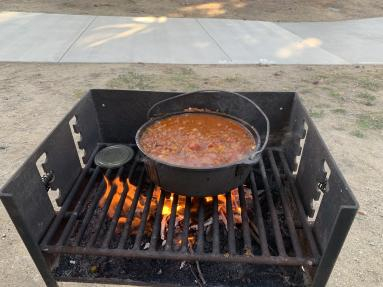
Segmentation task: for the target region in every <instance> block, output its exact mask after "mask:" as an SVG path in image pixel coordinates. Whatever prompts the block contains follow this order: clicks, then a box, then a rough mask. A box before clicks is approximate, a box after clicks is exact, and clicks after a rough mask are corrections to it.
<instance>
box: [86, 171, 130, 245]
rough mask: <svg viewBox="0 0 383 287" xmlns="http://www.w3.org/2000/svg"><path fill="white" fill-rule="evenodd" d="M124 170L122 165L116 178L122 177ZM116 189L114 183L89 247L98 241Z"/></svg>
mask: <svg viewBox="0 0 383 287" xmlns="http://www.w3.org/2000/svg"><path fill="white" fill-rule="evenodd" d="M123 171H124V168H123V167H120V168H119V169H118V171H117V175H116V177H115V179H116V178H120V179H121V175H122V172H123ZM116 190H117V185H116V184H114V183H113V185H112V188H111V189H110V191H109V194H108V197H107V199H106V202H105V204H104V206H103V207H102V212H101V216H100V217H99V219H98V222H97V223H96V226H97V229H96V231H95V233H94V234H93V235H92V237H91V239H90V241H89V242H88V244H87V245H88V246H89V247H90V246H93V245H94V244H95V243H96V241H97V237H98V234H99V233H100V230H101V227H102V224H103V222H104V220H105V217H106V214H107V213H108V210H109V207H110V204H111V203H112V200H113V196H114V194H115V193H116Z"/></svg>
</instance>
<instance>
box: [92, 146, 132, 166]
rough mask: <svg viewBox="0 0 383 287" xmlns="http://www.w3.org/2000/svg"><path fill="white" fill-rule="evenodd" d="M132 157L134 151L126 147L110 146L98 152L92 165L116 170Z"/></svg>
mask: <svg viewBox="0 0 383 287" xmlns="http://www.w3.org/2000/svg"><path fill="white" fill-rule="evenodd" d="M133 156H134V150H133V149H132V148H131V147H129V146H127V145H122V144H118V145H111V146H108V147H105V148H103V149H102V150H100V151H99V152H98V153H97V154H96V156H95V158H94V163H95V164H96V165H98V166H100V167H102V168H118V167H120V166H123V165H124V164H126V163H128V162H129V161H130V160H131V159H132V158H133Z"/></svg>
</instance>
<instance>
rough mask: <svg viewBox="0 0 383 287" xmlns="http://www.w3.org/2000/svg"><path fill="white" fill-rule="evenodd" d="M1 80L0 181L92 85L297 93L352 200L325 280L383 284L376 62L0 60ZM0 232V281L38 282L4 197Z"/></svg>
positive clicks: (381, 78)
mask: <svg viewBox="0 0 383 287" xmlns="http://www.w3.org/2000/svg"><path fill="white" fill-rule="evenodd" d="M0 83H1V89H0V162H1V167H0V186H1V185H3V184H4V183H5V181H6V180H7V179H8V178H9V177H10V176H11V175H12V174H13V173H14V172H15V171H16V169H17V168H18V167H19V166H20V165H21V164H22V162H23V161H24V160H25V159H26V157H27V156H28V155H29V154H30V153H31V152H32V151H33V150H34V148H35V147H36V145H37V144H39V143H40V142H41V141H42V139H43V138H44V137H46V136H47V134H48V133H49V131H50V130H51V129H52V128H53V127H54V126H55V125H56V124H57V123H58V122H59V121H60V120H61V118H62V117H63V116H64V115H65V114H66V112H67V111H68V110H69V109H70V108H71V107H72V106H73V105H74V104H75V103H76V102H77V101H78V100H79V98H80V97H81V96H82V95H83V94H84V93H85V91H87V90H88V89H90V88H123V89H147V90H163V91H189V90H194V89H206V88H211V89H213V88H219V89H228V90H235V91H298V92H300V93H301V96H302V98H303V100H304V103H305V105H306V107H307V108H308V110H309V112H310V114H311V116H312V117H313V119H314V121H315V123H316V124H317V126H318V128H319V130H320V133H321V134H322V136H323V137H324V140H325V142H326V143H327V144H328V146H329V148H330V151H331V152H332V154H333V156H334V157H335V160H336V161H337V163H338V164H339V167H340V169H341V170H342V172H343V173H344V175H345V178H346V179H347V181H348V183H349V184H350V186H351V188H352V189H353V191H354V193H355V195H356V197H357V199H358V201H359V203H360V212H359V213H358V215H357V216H356V219H355V221H354V224H353V226H352V229H351V232H350V234H349V236H348V238H347V240H346V243H345V244H344V246H343V250H342V252H341V255H340V257H339V259H338V261H337V264H336V267H335V269H334V271H333V273H332V276H331V279H330V282H329V285H328V286H345V287H346V286H347V287H348V286H382V285H383V269H382V268H381V260H382V258H383V212H382V202H383V193H382V186H383V177H382V171H383V154H382V152H381V151H382V147H383V109H382V106H383V67H382V66H365V67H364V66H181V65H146V64H135V65H101V64H95V65H92V64H78V65H74V64H4V63H3V64H0ZM0 236H1V239H0V250H1V256H0V278H1V280H0V286H42V285H43V282H42V279H41V277H40V275H39V273H38V272H37V269H36V268H35V266H34V264H33V262H32V260H31V258H30V256H29V254H28V253H27V250H26V249H25V247H24V245H23V243H22V241H21V239H20V237H19V235H18V234H17V232H16V230H15V228H14V226H13V224H12V223H11V221H10V219H9V217H8V215H7V213H6V211H5V210H4V208H3V206H2V205H0ZM64 286H78V285H76V284H70V283H69V284H64ZM81 286H84V285H81ZM89 286H90V285H89Z"/></svg>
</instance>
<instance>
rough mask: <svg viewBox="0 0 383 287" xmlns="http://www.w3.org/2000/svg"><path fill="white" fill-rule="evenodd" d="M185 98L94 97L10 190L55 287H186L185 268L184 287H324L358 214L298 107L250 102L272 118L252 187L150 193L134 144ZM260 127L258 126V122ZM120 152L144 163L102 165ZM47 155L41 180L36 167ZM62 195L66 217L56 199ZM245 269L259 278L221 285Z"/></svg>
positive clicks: (15, 212) (24, 231)
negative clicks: (157, 107)
mask: <svg viewBox="0 0 383 287" xmlns="http://www.w3.org/2000/svg"><path fill="white" fill-rule="evenodd" d="M175 94H176V93H163V92H139V91H113V90H92V91H90V92H89V93H88V94H87V95H86V96H85V97H84V98H83V99H82V100H81V101H80V102H79V103H78V104H77V105H76V106H75V107H74V108H73V110H72V111H70V112H69V114H68V115H67V116H66V117H65V118H64V119H63V121H62V122H61V123H60V124H59V125H58V126H57V128H56V129H55V130H54V131H53V132H52V133H51V135H50V136H48V138H47V139H46V140H45V141H44V142H43V143H42V144H41V145H40V146H39V147H38V149H37V150H36V151H35V152H34V153H33V154H32V155H31V157H30V158H29V159H28V160H27V162H26V163H25V164H24V165H23V166H22V167H21V169H20V170H19V172H17V173H16V174H15V176H14V177H13V178H11V179H10V181H9V182H8V183H7V184H6V186H5V187H4V188H3V189H2V191H1V194H0V196H1V199H2V201H3V203H4V205H5V207H6V209H7V211H8V213H9V214H10V216H11V218H12V220H13V222H14V224H15V226H16V228H17V229H18V231H19V233H20V235H21V237H22V239H23V241H24V243H25V245H26V246H27V248H28V250H29V252H30V254H31V256H32V258H33V260H34V261H35V263H36V265H37V267H38V268H39V271H40V273H41V274H42V276H43V278H44V280H45V282H46V284H47V286H56V280H62V281H84V282H85V281H90V282H118V283H122V282H130V283H132V282H139V283H147V284H153V283H165V284H177V283H179V282H177V281H174V280H175V279H174V278H178V277H177V276H178V275H177V274H181V273H182V272H185V269H187V268H186V267H184V266H185V264H186V265H188V266H189V267H190V271H187V272H188V273H190V274H192V275H193V276H192V277H191V278H190V279H188V278H189V277H187V276H186V277H185V276H183V279H182V280H184V281H182V284H184V285H193V284H195V282H197V284H199V285H204V284H208V285H209V284H211V285H216V284H219V285H246V284H248V285H252V284H255V283H257V284H263V285H265V286H267V285H268V284H269V285H272V284H279V285H281V286H282V285H283V284H284V285H286V286H288V284H289V280H290V279H291V280H293V281H294V284H296V285H297V284H298V285H304V284H305V282H306V281H304V280H305V279H304V277H303V273H304V274H305V277H311V279H312V284H313V285H314V286H324V285H325V283H326V282H327V280H328V278H329V276H330V273H331V270H332V268H333V266H334V264H335V261H336V258H337V256H338V254H339V252H340V249H341V247H342V244H343V242H344V240H345V238H346V235H347V233H348V230H349V228H350V226H351V224H352V221H353V219H354V216H355V213H356V211H357V208H358V205H357V202H356V200H355V198H354V197H353V195H352V193H351V191H350V189H349V187H348V185H347V183H346V182H345V180H344V178H343V177H342V175H341V173H340V171H339V170H338V168H337V166H336V164H335V162H334V160H333V159H332V157H331V155H330V154H329V152H328V150H327V148H326V146H325V144H324V142H323V140H322V139H321V137H320V136H319V134H318V131H317V130H316V128H315V126H314V124H313V123H312V121H311V120H310V118H309V117H308V115H307V113H306V111H305V109H304V107H303V106H302V104H301V102H300V100H299V97H298V96H297V95H296V94H294V93H242V94H243V95H244V96H246V97H249V98H250V99H252V100H254V101H256V102H257V103H259V105H260V106H261V108H262V109H263V110H264V111H265V113H266V114H267V116H268V117H269V119H270V126H271V134H270V143H269V147H268V149H267V150H266V151H265V152H264V153H263V155H262V158H261V160H260V161H259V163H258V164H256V165H255V166H254V167H253V168H252V170H251V172H250V175H249V177H248V179H247V180H246V182H245V183H244V185H241V186H238V188H236V189H233V190H231V191H230V190H228V191H225V192H226V193H225V194H224V195H218V196H213V197H204V198H203V197H201V198H197V197H189V196H181V195H177V194H172V193H171V192H167V191H164V190H160V188H158V187H156V186H155V185H154V184H153V183H151V182H150V180H149V179H148V176H147V174H146V171H145V169H144V165H143V163H142V161H141V156H140V153H139V152H138V150H137V148H136V146H135V145H134V136H135V133H136V131H137V129H138V128H139V127H140V125H142V123H143V122H145V121H146V111H147V109H148V108H149V107H150V106H151V105H153V104H154V103H155V102H156V101H158V100H161V99H165V98H169V97H171V96H174V95H175ZM216 96H217V97H220V95H219V92H217V94H216ZM244 112H246V111H244ZM257 120H259V119H258V118H257V116H256V115H254V116H252V115H251V114H249V115H248V121H249V122H250V123H251V122H255V121H257ZM73 121H74V122H75V124H74V125H73V126H72V127H71V126H70V124H69V123H72V122H73ZM76 133H77V134H80V135H81V141H80V142H77V141H76V140H75V138H76V137H75V136H74V135H75V134H76ZM115 144H120V145H121V144H124V145H128V146H130V147H131V148H132V150H133V151H134V153H135V155H134V160H131V161H128V160H126V161H125V164H124V165H122V166H120V167H118V168H114V166H113V168H112V167H111V168H108V166H103V165H101V166H99V165H95V163H94V159H95V157H96V154H97V153H98V152H99V151H100V150H102V149H103V148H105V147H108V146H109V147H113V146H114V145H115ZM81 150H83V152H84V156H83V157H81V156H80V153H79V151H81ZM42 154H45V155H46V161H45V162H44V163H43V166H42V168H43V171H44V172H43V173H42V174H40V173H39V171H38V167H37V166H36V162H37V161H38V159H39V158H40V156H41V155H42ZM82 162H83V164H84V166H83V167H82V165H81V163H82ZM47 178H49V180H47ZM47 189H48V191H47ZM55 189H59V191H60V195H59V197H58V198H57V200H56V202H57V204H58V206H59V208H58V210H56V211H55V210H54V208H53V205H54V204H52V202H51V201H50V198H49V193H50V191H51V190H55ZM56 202H54V203H56ZM101 258H108V262H107V263H105V261H102V260H103V259H101ZM121 260H124V261H121ZM68 262H69V263H68ZM71 262H72V263H73V262H75V263H76V262H77V263H76V264H80V265H81V264H82V265H83V266H90V267H91V268H90V270H92V271H91V272H88V271H83V270H81V266H80V265H78V266H74V264H72V263H71ZM101 262H103V263H101ZM148 262H150V263H148ZM153 262H155V264H156V265H155V266H157V267H156V268H157V269H158V268H165V266H167V268H168V269H170V270H172V268H173V269H174V271H171V272H173V274H172V275H173V277H174V278H171V276H168V275H166V274H162V269H159V270H161V272H159V271H158V270H157V271H156V272H157V273H155V274H153V276H152V277H151V278H149V279H146V278H142V277H140V276H139V274H141V273H142V272H148V274H149V273H150V272H151V271H148V269H146V270H147V271H145V268H148V267H147V266H148V264H149V266H152V267H153V264H154V263H153ZM169 262H171V263H169ZM206 262H211V263H210V265H211V266H208V265H206V264H205V263H206ZM217 263H219V265H217ZM92 264H93V265H92ZM170 264H174V265H172V266H173V267H169V266H170ZM233 264H237V265H235V266H237V267H230V266H233ZM238 264H240V265H238ZM121 265H126V266H129V268H127V269H126V270H125V269H124V270H121V268H122V267H121ZM106 266H109V267H106ZM110 266H112V267H110ZM140 266H141V268H142V269H139V267H140ZM161 266H163V267H161ZM238 266H242V267H241V268H240V269H243V270H248V271H249V272H248V274H241V275H240V276H239V278H240V279H238V278H235V279H233V276H234V275H233V276H231V277H230V278H222V276H221V278H220V276H219V274H218V276H216V277H214V273H216V272H214V270H223V269H219V268H228V270H229V272H233V273H235V272H237V271H238ZM108 268H109V269H112V271H113V269H115V270H116V272H114V273H113V272H109V271H110V270H109V269H108ZM214 268H216V269H214ZM181 269H182V270H181ZM105 270H109V271H108V272H107V271H105ZM134 270H141V271H137V272H136V273H135V271H134ZM188 270H189V269H188ZM225 270H226V269H225ZM230 270H231V271H230ZM291 270H293V271H291ZM256 271H258V272H256ZM177 272H178V273H177ZM222 272H225V271H222ZM243 272H244V273H245V271H243ZM158 273H161V274H158ZM168 273H169V272H168ZM68 274H69V275H68ZM135 274H136V275H135ZM262 274H263V275H262ZM265 274H269V275H265ZM280 274H283V275H280ZM296 274H300V275H299V276H297V275H296ZM277 275H278V276H280V278H279V277H278V276H277ZM190 276H191V275H190ZM273 276H274V277H273ZM283 276H284V277H283ZM282 277H283V278H285V279H284V280H283V281H278V280H281V278H282ZM278 278H279V279H278ZM286 278H288V279H286ZM289 278H290V279H289ZM179 280H181V279H179ZM238 280H239V281H238ZM286 280H287V282H286ZM290 283H292V282H290Z"/></svg>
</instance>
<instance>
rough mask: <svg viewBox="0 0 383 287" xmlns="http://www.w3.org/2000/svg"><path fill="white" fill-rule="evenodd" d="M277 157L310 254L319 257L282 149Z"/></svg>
mask: <svg viewBox="0 0 383 287" xmlns="http://www.w3.org/2000/svg"><path fill="white" fill-rule="evenodd" d="M279 157H280V159H281V161H282V166H283V170H284V172H285V174H286V175H287V178H288V181H289V183H290V186H291V189H292V191H293V196H294V199H295V205H296V206H297V208H298V213H299V216H300V221H301V223H302V226H303V231H304V233H305V235H306V238H307V239H308V241H309V246H310V249H311V252H312V255H313V256H314V257H315V258H319V256H320V255H319V251H318V247H317V245H316V242H315V239H314V237H313V234H312V232H311V228H310V226H309V225H308V223H307V215H306V212H305V210H304V208H303V204H302V202H301V199H300V197H299V195H298V191H297V189H296V187H295V184H294V178H293V175H292V173H291V171H290V169H289V165H288V164H287V160H286V158H285V155H284V154H283V152H282V151H279Z"/></svg>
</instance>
